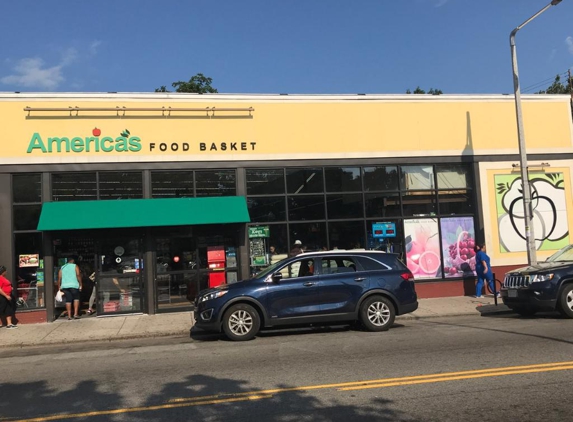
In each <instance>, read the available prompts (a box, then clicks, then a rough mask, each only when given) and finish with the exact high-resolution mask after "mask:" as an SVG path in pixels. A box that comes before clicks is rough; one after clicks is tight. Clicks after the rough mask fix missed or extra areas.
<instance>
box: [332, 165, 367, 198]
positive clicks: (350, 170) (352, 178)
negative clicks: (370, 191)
mask: <svg viewBox="0 0 573 422" xmlns="http://www.w3.org/2000/svg"><path fill="white" fill-rule="evenodd" d="M324 180H325V182H326V191H327V192H356V191H360V190H362V177H361V176H360V167H326V168H325V169H324Z"/></svg>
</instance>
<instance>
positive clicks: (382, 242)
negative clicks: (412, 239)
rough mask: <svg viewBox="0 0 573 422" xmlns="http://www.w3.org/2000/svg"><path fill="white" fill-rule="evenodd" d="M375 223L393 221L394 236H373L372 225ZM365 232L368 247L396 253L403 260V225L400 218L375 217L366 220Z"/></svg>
mask: <svg viewBox="0 0 573 422" xmlns="http://www.w3.org/2000/svg"><path fill="white" fill-rule="evenodd" d="M375 223H394V225H395V227H396V236H395V237H387V238H375V237H374V235H373V233H372V225H373V224H375ZM366 233H367V237H368V248H369V249H375V250H380V251H384V252H391V253H396V254H398V255H399V256H400V259H401V260H402V262H405V260H404V227H403V224H402V220H401V219H386V218H383V219H377V220H366Z"/></svg>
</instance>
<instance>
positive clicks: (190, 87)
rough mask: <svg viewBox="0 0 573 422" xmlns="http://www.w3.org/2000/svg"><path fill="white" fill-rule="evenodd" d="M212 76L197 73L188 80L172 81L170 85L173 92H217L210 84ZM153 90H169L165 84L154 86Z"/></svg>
mask: <svg viewBox="0 0 573 422" xmlns="http://www.w3.org/2000/svg"><path fill="white" fill-rule="evenodd" d="M212 82H213V79H212V78H209V77H207V76H205V75H203V74H202V73H197V74H196V75H195V76H193V77H191V79H189V82H185V81H177V82H173V83H172V84H171V86H172V87H173V88H175V92H194V93H196V94H212V93H216V92H218V91H217V90H216V89H215V88H213V87H212V86H211V83H212ZM155 92H169V91H168V90H167V88H166V87H165V85H162V86H161V87H159V88H155Z"/></svg>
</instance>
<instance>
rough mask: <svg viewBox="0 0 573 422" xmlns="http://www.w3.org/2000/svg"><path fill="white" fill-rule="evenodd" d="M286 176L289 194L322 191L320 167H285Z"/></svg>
mask: <svg viewBox="0 0 573 422" xmlns="http://www.w3.org/2000/svg"><path fill="white" fill-rule="evenodd" d="M286 177H287V191H288V193H289V194H299V193H320V192H324V184H323V181H322V167H318V168H302V169H287V171H286Z"/></svg>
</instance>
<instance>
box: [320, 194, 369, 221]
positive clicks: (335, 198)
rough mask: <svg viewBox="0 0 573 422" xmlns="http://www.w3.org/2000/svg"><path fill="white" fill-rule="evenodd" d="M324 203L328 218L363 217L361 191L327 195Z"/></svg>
mask: <svg viewBox="0 0 573 422" xmlns="http://www.w3.org/2000/svg"><path fill="white" fill-rule="evenodd" d="M326 204H327V212H328V218H329V219H338V218H361V217H364V203H363V201H362V194H361V193H347V194H340V195H327V196H326Z"/></svg>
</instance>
